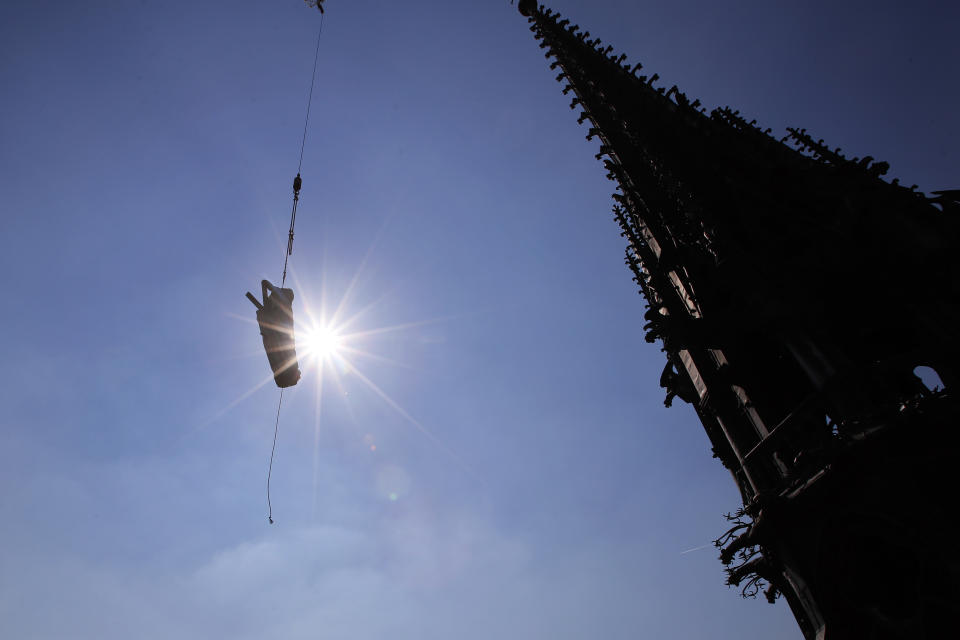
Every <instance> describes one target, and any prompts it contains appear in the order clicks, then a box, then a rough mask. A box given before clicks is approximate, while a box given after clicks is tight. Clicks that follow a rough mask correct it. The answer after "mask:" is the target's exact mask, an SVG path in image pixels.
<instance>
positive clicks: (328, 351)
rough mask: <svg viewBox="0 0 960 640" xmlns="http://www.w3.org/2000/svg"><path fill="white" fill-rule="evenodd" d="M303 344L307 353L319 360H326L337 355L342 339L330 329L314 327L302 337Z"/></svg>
mask: <svg viewBox="0 0 960 640" xmlns="http://www.w3.org/2000/svg"><path fill="white" fill-rule="evenodd" d="M304 343H305V345H306V347H307V353H309V354H310V355H312V356H314V357H316V358H318V359H320V360H327V359H329V358H332V357H334V356H336V355H337V354H338V351H339V349H340V347H341V346H342V345H343V338H342V337H341V336H340V334H339V333H337V331H336V330H335V329H332V328H330V327H314V328H313V329H312V330H310V331H308V332H307V334H306V335H305V336H304Z"/></svg>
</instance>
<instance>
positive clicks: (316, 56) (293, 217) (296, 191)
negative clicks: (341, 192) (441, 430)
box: [267, 12, 324, 524]
mask: <svg viewBox="0 0 960 640" xmlns="http://www.w3.org/2000/svg"><path fill="white" fill-rule="evenodd" d="M323 16H324V14H323V13H322V12H321V13H320V29H319V30H318V31H317V46H316V48H315V49H314V52H313V71H312V72H311V73H310V92H309V94H308V95H307V115H306V117H305V118H304V120H303V135H302V136H301V138H300V160H299V162H297V177H296V178H294V181H293V210H292V211H291V212H290V231H289V232H288V233H287V250H286V252H285V255H284V256H283V278H282V279H281V281H280V288H281V289H282V288H283V286H284V285H285V284H286V283H287V261H288V260H289V259H290V254H292V253H293V227H294V225H295V224H296V222H297V203H298V202H299V200H300V184H301V180H300V170H301V169H302V168H303V150H304V148H305V147H306V144H307V128H308V126H309V125H310V107H312V106H313V87H314V85H316V82H317V62H318V61H319V60H320V36H321V35H323ZM282 406H283V389H280V400H279V402H277V419H276V421H275V422H274V425H273V446H272V447H271V448H270V466H269V467H268V468H267V520H268V521H269V522H270V524H273V504H272V502H271V501H270V480H271V478H272V477H273V458H274V455H275V454H276V451H277V435H278V433H279V431H280V408H281V407H282Z"/></svg>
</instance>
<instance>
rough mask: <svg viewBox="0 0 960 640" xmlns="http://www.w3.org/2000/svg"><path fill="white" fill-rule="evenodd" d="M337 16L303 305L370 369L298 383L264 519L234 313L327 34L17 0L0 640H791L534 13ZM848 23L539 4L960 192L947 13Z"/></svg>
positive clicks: (363, 12) (823, 7) (240, 306)
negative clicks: (648, 321)
mask: <svg viewBox="0 0 960 640" xmlns="http://www.w3.org/2000/svg"><path fill="white" fill-rule="evenodd" d="M326 4H327V16H326V17H327V20H326V24H325V27H324V33H323V38H322V40H321V48H320V63H319V70H318V82H317V88H316V92H315V96H314V105H313V115H312V121H311V129H310V134H309V137H308V139H307V146H306V153H305V157H304V166H303V174H304V187H303V193H302V199H301V206H300V210H299V215H298V222H297V236H296V245H295V251H294V254H293V257H292V262H291V267H292V276H291V280H292V283H293V286H294V288H295V290H296V292H297V302H296V306H295V312H296V313H297V316H298V320H302V321H304V322H307V321H308V316H309V315H310V314H313V315H314V316H317V317H318V316H319V314H320V313H321V309H324V308H325V309H326V310H327V311H328V312H329V311H330V310H331V309H333V308H334V307H336V306H337V305H339V304H340V303H341V302H342V309H343V315H342V316H341V317H344V318H345V317H352V316H354V315H356V314H358V313H360V312H361V311H363V313H361V314H360V315H359V316H357V317H356V320H355V322H354V324H353V325H351V327H350V330H349V331H350V332H352V333H364V335H359V336H355V337H354V338H353V339H352V340H351V341H350V342H349V344H350V346H352V347H354V348H356V349H360V350H362V351H364V352H365V353H366V354H368V355H362V354H356V353H351V354H350V360H351V362H352V363H353V368H350V367H345V366H339V367H338V368H337V370H336V373H335V372H334V368H333V367H331V366H330V365H327V369H326V371H325V374H324V375H323V385H322V388H321V385H320V384H319V382H320V379H321V377H320V375H319V374H318V370H317V367H316V365H315V363H313V365H312V366H305V375H304V378H303V380H302V381H301V383H300V385H298V386H297V387H296V388H295V389H294V390H292V391H291V392H288V393H287V394H286V397H285V400H284V407H283V413H282V416H281V424H280V438H279V444H278V450H277V458H276V462H275V467H274V475H273V505H274V516H275V518H276V520H277V524H276V525H274V526H270V525H269V524H268V523H267V520H266V504H265V495H264V484H265V476H266V470H267V462H268V456H269V452H270V444H271V439H272V435H273V419H274V412H275V411H276V403H277V396H278V391H277V390H276V388H275V387H273V385H272V383H269V384H267V385H265V386H262V387H260V388H257V385H258V384H259V383H260V382H262V381H263V379H264V378H265V376H267V375H268V373H269V371H268V367H267V362H266V358H265V356H264V355H263V353H262V349H261V346H260V338H259V335H258V332H257V329H256V327H255V325H253V324H251V320H252V319H253V307H252V306H251V305H250V304H249V302H248V301H247V300H246V299H245V298H244V297H243V294H244V292H245V291H247V290H251V291H255V290H256V288H257V286H258V283H259V281H260V279H261V278H269V279H272V280H277V279H279V276H280V271H281V267H282V261H283V247H284V244H285V237H284V236H285V231H286V225H287V222H288V215H289V206H290V182H291V180H292V178H293V175H294V173H295V172H296V163H297V155H298V151H299V142H300V133H301V127H302V123H303V115H304V109H305V101H306V92H307V84H308V81H309V74H310V70H311V66H312V54H313V47H314V42H315V40H314V38H315V36H316V30H317V27H318V26H319V14H318V13H317V12H316V11H315V10H309V9H307V8H306V7H305V6H304V5H303V4H302V3H300V2H298V1H297V0H284V1H282V2H281V1H272V2H267V1H254V0H243V1H240V2H233V3H222V2H221V3H196V2H182V1H169V2H106V1H102V2H97V1H94V2H80V3H78V2H44V1H30V2H27V1H25V0H12V1H8V2H5V3H3V4H2V6H0V87H2V95H3V97H2V99H0V194H2V198H0V243H2V245H0V249H2V250H0V265H2V267H3V273H4V274H5V276H6V280H7V285H6V287H5V295H4V297H3V300H4V302H3V311H4V313H3V317H4V327H5V335H6V340H5V342H4V346H3V355H4V357H3V358H2V364H0V401H2V406H3V407H4V412H3V419H2V423H0V424H2V431H0V434H2V440H0V442H2V446H0V512H2V513H3V517H2V518H0V543H2V544H0V635H2V636H3V637H6V638H65V637H70V638H98V639H112V638H129V637H137V638H171V637H177V638H186V639H188V638H215V637H234V638H263V637H277V638H329V639H338V638H350V639H352V640H363V639H368V638H370V639H373V638H384V637H387V636H390V637H395V638H411V639H414V638H416V639H429V638H450V637H457V638H464V639H472V638H490V637H499V638H518V639H519V638H524V639H530V638H551V639H552V638H571V639H573V638H594V637H599V638H606V639H617V638H624V639H626V638H644V637H650V638H654V637H657V638H711V639H716V638H740V637H742V636H743V634H744V633H749V634H751V635H756V636H757V637H766V638H799V637H800V634H799V631H798V630H797V628H796V625H795V623H794V621H793V619H792V617H791V615H790V614H789V611H788V609H787V607H786V605H785V604H783V603H782V602H781V603H778V604H777V605H775V606H769V605H767V604H765V603H762V602H754V601H742V600H741V599H740V598H739V595H738V593H737V592H736V591H735V590H731V589H727V588H726V587H724V585H723V573H722V567H721V565H720V563H719V561H718V560H717V559H716V554H715V553H714V551H713V550H712V549H711V548H704V549H697V548H698V547H701V546H702V545H706V544H708V543H709V542H710V540H712V539H713V538H714V537H716V536H717V535H719V534H720V533H721V532H722V531H723V529H724V523H725V521H724V519H723V517H722V514H723V513H724V512H726V511H730V510H733V509H735V508H736V507H737V506H738V494H737V491H736V488H735V486H734V484H733V481H732V480H731V479H730V477H729V475H728V474H727V472H726V471H724V469H723V468H722V467H721V465H720V464H719V463H718V462H717V461H716V460H714V459H712V458H711V456H710V451H709V444H708V442H707V439H706V436H705V435H704V433H703V431H702V429H701V427H700V425H699V423H698V421H697V419H696V417H695V415H694V413H693V411H692V410H690V408H689V407H686V406H675V407H674V408H673V409H670V410H667V409H665V408H664V407H663V405H662V391H661V390H660V389H659V388H658V385H657V380H658V377H659V373H660V370H661V368H662V366H663V363H664V360H663V357H662V354H661V353H660V352H659V346H658V345H649V344H646V343H645V342H644V341H643V338H642V332H641V330H640V327H641V325H642V324H643V320H642V314H643V303H642V300H641V298H640V297H639V296H638V295H637V293H636V289H635V285H634V284H633V283H632V282H631V281H630V274H629V271H628V270H627V269H626V268H625V267H624V265H623V242H622V239H621V238H620V237H619V234H618V229H617V227H616V225H615V223H614V221H613V220H612V217H611V215H610V213H609V211H610V204H611V202H610V198H609V195H610V193H611V192H612V191H613V185H612V184H611V183H608V182H607V181H606V180H605V178H604V170H603V169H602V167H601V166H600V164H599V163H598V162H596V161H595V160H594V158H593V154H594V153H595V152H596V147H597V146H598V143H597V142H596V140H595V141H593V142H586V141H585V140H584V135H585V134H586V129H585V127H578V126H577V124H576V114H574V113H573V112H571V111H569V110H568V109H567V104H568V102H569V100H568V99H566V98H565V97H564V96H562V94H561V93H560V89H561V87H560V86H559V85H558V84H557V83H556V82H554V79H553V78H554V75H555V73H553V72H550V70H549V69H548V62H547V61H546V60H545V59H544V58H543V51H542V50H541V49H539V48H537V45H536V43H535V42H534V40H533V38H532V37H531V34H530V33H529V32H528V31H527V27H526V24H525V22H524V21H523V19H522V18H521V17H520V16H519V15H518V14H517V12H516V8H515V7H511V6H510V5H509V3H507V2H506V1H505V0H504V1H503V2H493V1H487V2H466V1H458V0H452V1H451V0H448V1H447V2H437V1H434V0H415V1H411V2H404V3H374V2H365V1H359V0H354V1H352V2H347V1H346V0H328V2H327V3H326ZM837 4H838V3H829V2H823V1H819V0H818V1H815V2H807V3H802V4H797V3H783V2H777V3H769V2H759V1H752V0H751V1H744V2H735V3H733V4H729V3H728V4H726V5H718V4H716V3H705V2H702V0H677V1H676V2H672V3H650V4H642V3H636V2H626V1H609V2H599V3H598V2H585V1H573V0H569V1H560V0H558V1H557V2H556V3H554V4H553V5H552V7H553V8H554V9H556V10H559V11H560V12H561V13H563V14H565V15H566V16H567V17H569V18H570V19H571V20H572V21H573V22H575V23H579V24H580V25H581V26H582V27H584V28H585V29H588V30H590V31H591V33H592V34H593V35H594V36H599V37H600V38H602V39H603V40H604V42H607V43H610V44H612V45H614V47H615V48H616V49H617V50H619V51H623V52H625V53H627V54H628V55H629V60H630V61H642V62H643V64H644V66H645V68H646V69H649V70H651V71H656V72H658V73H659V74H660V75H661V77H662V78H663V80H662V81H661V82H663V83H664V84H665V86H668V87H669V86H670V85H671V84H674V83H676V84H678V85H679V86H680V88H681V89H682V90H684V91H686V92H687V93H688V95H690V96H691V97H698V98H700V99H701V100H702V101H703V103H704V104H705V105H707V106H708V107H714V106H722V105H726V104H730V105H732V106H734V107H735V108H738V109H740V110H741V111H742V112H743V114H745V115H746V116H747V117H748V119H752V118H754V117H755V118H757V119H758V121H759V122H760V123H761V124H762V125H763V126H769V127H773V129H774V131H777V132H779V131H782V130H783V128H784V127H786V126H801V127H806V128H807V129H808V130H809V131H810V132H811V133H812V134H813V135H814V136H815V137H823V138H825V139H826V140H827V141H828V142H830V143H831V144H832V145H834V146H840V147H843V149H844V151H845V152H847V153H848V154H849V155H858V156H863V155H865V154H870V155H873V156H875V157H876V158H878V159H884V160H887V161H889V162H890V163H891V165H892V169H891V176H895V177H899V178H900V179H901V181H902V182H904V183H905V184H908V185H909V184H912V183H917V184H919V185H920V188H921V189H923V190H934V189H942V188H957V187H958V186H960V183H958V177H957V171H956V167H957V166H958V149H960V144H958V142H960V125H958V123H957V118H956V112H957V108H958V104H960V90H958V87H960V83H958V75H957V71H956V68H955V62H956V60H957V59H958V53H960V43H958V41H957V39H956V37H955V33H956V27H957V24H958V17H960V9H958V8H957V7H955V6H952V5H950V3H934V2H917V3H911V4H910V5H909V7H908V6H907V4H906V3H895V2H871V3H868V2H846V3H842V4H843V6H837ZM301 328H302V327H301ZM389 328H393V329H391V330H385V331H378V330H380V329H389ZM306 364H307V365H310V364H311V363H309V362H307V363H306ZM337 382H339V384H337ZM371 385H375V388H374V387H373V386H371ZM388 399H389V400H388ZM677 404H678V405H682V403H679V402H678V403H677ZM371 447H375V449H372V448H371ZM691 549H697V550H695V551H689V550H691ZM688 551H689V552H688Z"/></svg>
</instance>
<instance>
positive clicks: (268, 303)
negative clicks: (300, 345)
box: [247, 280, 300, 389]
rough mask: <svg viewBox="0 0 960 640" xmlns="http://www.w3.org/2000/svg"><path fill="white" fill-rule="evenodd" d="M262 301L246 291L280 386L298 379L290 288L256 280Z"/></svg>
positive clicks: (268, 358)
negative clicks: (261, 291)
mask: <svg viewBox="0 0 960 640" xmlns="http://www.w3.org/2000/svg"><path fill="white" fill-rule="evenodd" d="M260 287H261V289H262V290H263V303H261V302H260V301H259V300H257V299H256V297H254V295H253V294H252V293H250V292H249V291H248V292H247V298H249V299H250V302H252V303H253V305H254V306H255V307H256V308H257V324H259V325H260V335H261V336H263V348H264V349H265V350H266V352H267V360H269V361H270V368H271V369H272V370H273V380H274V382H276V383H277V386H278V387H280V388H281V389H282V388H284V387H292V386H293V385H295V384H297V382H299V380H300V367H299V366H298V364H299V363H298V362H297V350H296V347H295V345H294V338H293V289H284V288H281V287H275V286H273V284H271V283H270V282H269V281H267V280H263V281H261V282H260Z"/></svg>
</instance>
